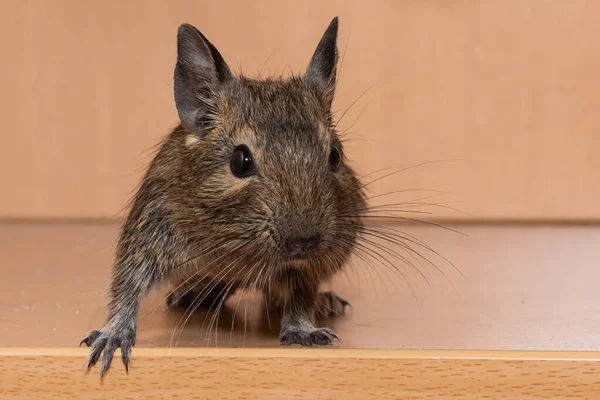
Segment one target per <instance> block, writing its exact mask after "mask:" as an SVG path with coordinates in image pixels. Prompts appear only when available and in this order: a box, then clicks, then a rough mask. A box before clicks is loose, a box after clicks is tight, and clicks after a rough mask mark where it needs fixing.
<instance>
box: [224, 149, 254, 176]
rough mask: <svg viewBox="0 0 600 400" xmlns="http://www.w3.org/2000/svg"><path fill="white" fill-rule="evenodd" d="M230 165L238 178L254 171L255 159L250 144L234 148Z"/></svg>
mask: <svg viewBox="0 0 600 400" xmlns="http://www.w3.org/2000/svg"><path fill="white" fill-rule="evenodd" d="M229 167H230V168H231V172H232V173H233V175H235V176H237V177H238V178H245V177H247V176H250V175H252V174H253V173H254V160H253V159H252V153H250V149H249V148H248V146H246V145H245V144H242V145H239V146H237V147H236V148H235V150H233V154H232V155H231V161H230V162H229Z"/></svg>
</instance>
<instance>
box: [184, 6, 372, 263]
mask: <svg viewBox="0 0 600 400" xmlns="http://www.w3.org/2000/svg"><path fill="white" fill-rule="evenodd" d="M337 33H338V19H337V17H336V18H334V19H333V21H332V22H331V23H330V25H329V27H328V28H327V30H326V31H325V33H324V35H323V37H322V38H321V40H320V42H319V44H318V46H317V48H316V50H315V52H314V54H313V55H312V58H311V59H310V62H309V63H308V67H307V69H306V72H305V73H304V74H303V75H301V76H292V77H289V78H267V79H250V78H247V77H245V76H239V75H234V74H233V73H232V72H231V70H230V68H229V67H228V65H227V63H226V62H225V60H224V58H223V56H222V55H221V54H220V53H219V51H218V50H217V49H216V47H215V46H214V45H213V44H211V43H210V42H209V41H208V39H207V38H206V37H205V36H204V35H203V34H202V33H201V32H200V31H198V30H197V29H196V28H194V27H193V26H191V25H189V24H184V25H181V27H180V28H179V31H178V36H177V64H176V67H175V72H174V95H175V103H176V107H177V111H178V114H179V118H180V120H181V124H182V126H183V128H182V129H180V130H179V131H177V132H176V133H177V137H178V138H179V139H178V141H177V144H176V146H178V147H177V148H178V150H179V152H178V154H179V156H178V161H177V165H178V167H177V168H178V172H177V174H178V176H177V178H176V179H177V185H176V186H177V187H178V188H180V189H181V191H180V193H179V196H178V199H179V200H178V201H179V202H180V203H181V204H180V205H179V207H182V208H183V209H184V210H185V213H186V214H187V217H186V220H188V221H192V222H190V224H194V222H193V221H201V222H199V223H198V224H197V226H198V229H199V230H203V231H204V232H203V234H206V235H210V237H211V238H213V240H214V241H215V242H219V243H223V245H225V244H227V246H230V247H229V248H230V249H231V250H233V248H234V247H233V246H236V245H237V246H240V247H243V246H245V250H247V251H248V252H249V253H250V254H252V253H253V254H255V255H256V257H260V258H263V259H264V258H265V257H266V258H269V259H270V260H273V261H275V262H277V263H280V264H284V265H314V266H317V267H323V268H325V264H327V265H328V266H327V268H339V267H340V266H341V264H342V263H343V262H344V261H345V260H346V258H347V257H348V255H349V253H350V251H351V249H352V247H353V245H354V241H355V240H356V236H357V234H358V233H359V231H360V228H361V222H360V221H361V220H360V214H361V211H363V210H364V208H365V204H364V196H363V193H362V189H361V187H360V184H359V182H358V180H357V179H356V177H355V174H354V172H353V171H352V169H351V168H350V167H349V166H348V165H347V164H346V158H345V155H344V148H343V145H342V141H341V140H340V138H339V136H338V134H337V133H336V130H335V125H334V122H333V118H332V110H331V108H332V102H333V96H334V92H335V85H336V68H337V60H338V50H337ZM258 254H260V255H258Z"/></svg>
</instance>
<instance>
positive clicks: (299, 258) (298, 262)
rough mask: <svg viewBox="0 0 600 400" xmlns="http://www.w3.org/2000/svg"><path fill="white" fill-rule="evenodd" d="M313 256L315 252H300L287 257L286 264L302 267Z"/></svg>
mask: <svg viewBox="0 0 600 400" xmlns="http://www.w3.org/2000/svg"><path fill="white" fill-rule="evenodd" d="M313 258H314V257H313V254H299V255H294V256H287V257H286V258H285V261H284V264H286V265H291V266H298V267H300V266H304V265H307V264H308V263H309V262H310V261H311V260H312V259H313Z"/></svg>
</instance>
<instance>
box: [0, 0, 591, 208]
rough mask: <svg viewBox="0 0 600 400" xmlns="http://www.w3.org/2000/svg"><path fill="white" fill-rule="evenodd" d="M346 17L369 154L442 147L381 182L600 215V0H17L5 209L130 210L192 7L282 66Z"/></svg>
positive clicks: (351, 74) (364, 154) (260, 60)
mask: <svg viewBox="0 0 600 400" xmlns="http://www.w3.org/2000/svg"><path fill="white" fill-rule="evenodd" d="M334 15H339V16H340V21H341V34H340V35H341V36H340V47H341V50H342V52H344V54H345V55H344V60H343V64H342V66H341V81H340V87H339V92H338V94H339V96H338V98H337V100H336V109H337V110H338V111H339V113H338V114H340V115H341V114H342V113H343V112H344V110H346V109H347V108H348V107H349V106H350V105H351V104H353V102H354V101H355V100H356V99H358V98H359V97H360V96H361V94H362V93H363V92H365V91H366V90H367V89H369V88H370V87H372V88H371V90H370V91H368V92H367V93H366V94H364V95H363V96H362V97H360V99H359V100H358V101H357V103H356V104H355V105H354V106H353V108H352V109H351V110H350V111H349V112H348V113H347V114H346V115H345V116H344V118H343V120H342V123H341V124H340V127H341V129H342V130H343V131H346V130H347V138H348V140H349V142H348V146H349V147H350V155H351V157H352V158H353V160H354V165H355V166H356V167H357V168H358V170H359V171H360V172H361V173H368V172H372V171H376V170H379V169H382V168H386V167H387V168H389V167H395V166H401V165H415V164H420V163H423V162H430V161H438V162H437V163H431V164H427V165H423V166H420V167H416V168H413V169H410V170H407V171H404V172H402V173H399V174H396V175H393V176H391V177H388V178H386V179H383V180H381V181H380V182H378V184H377V185H373V186H372V189H373V194H381V193H386V192H390V191H394V190H404V189H415V188H426V189H436V190H441V191H448V192H452V195H444V196H439V197H436V198H434V199H432V200H430V201H433V202H436V203H446V202H452V204H451V205H452V206H456V207H458V208H460V209H461V210H464V211H466V212H468V213H469V215H466V214H462V213H457V212H456V211H453V210H450V209H444V208H439V207H433V208H429V209H428V210H429V211H431V212H433V213H434V215H433V216H432V217H438V218H458V219H477V220H487V219H546V220H547V219H554V220H559V219H562V220H589V219H600V208H599V207H598V206H597V200H596V199H597V198H598V197H599V196H600V185H598V184H597V182H598V180H599V178H600V161H599V160H600V158H599V157H597V154H598V151H599V150H600V142H599V141H600V135H599V134H598V133H599V132H600V118H598V116H597V110H598V109H600V96H598V93H599V92H600V80H599V79H597V74H598V71H599V70H600V51H599V47H598V43H600V30H598V29H597V27H598V26H600V3H598V2H595V1H585V0H575V1H570V2H564V1H563V2H561V1H555V2H552V1H536V0H525V1H520V2H506V1H502V0H491V1H477V2H468V1H434V0H427V1H394V0H377V1H370V0H362V1H358V0H352V1H342V0H328V1H320V0H318V1H317V0H310V1H304V2H298V3H291V2H285V3H281V2H279V1H276V0H261V1H254V2H246V1H233V0H224V1H219V2H215V1H208V0H206V1H197V0H178V1H172V2H166V1H160V0H149V1H142V0H126V1H101V0H90V1H78V0H55V1H45V0H31V1H21V0H5V1H2V2H1V4H0V46H1V48H2V51H3V55H4V58H3V60H4V62H3V63H1V65H0V77H1V78H0V79H1V86H2V91H1V92H0V109H1V110H2V116H3V118H2V123H3V131H4V133H3V134H2V135H0V149H1V150H0V151H1V153H0V184H1V185H2V188H3V190H2V192H3V194H2V196H1V197H0V217H11V218H20V217H23V218H27V217H50V218H59V217H69V218H76V217H80V218H81V217H83V218H95V217H100V218H106V217H109V218H110V217H113V216H115V215H121V211H122V208H123V206H124V205H125V202H126V200H127V198H128V197H129V196H130V194H131V191H132V189H133V188H134V186H135V184H136V182H137V181H138V179H139V177H140V175H141V173H142V171H143V168H144V167H145V165H146V163H147V162H148V161H149V159H150V156H151V154H152V153H151V148H152V146H153V145H154V144H155V143H156V142H157V141H158V140H159V138H160V137H161V136H162V135H164V134H165V133H166V132H167V131H168V130H169V129H170V128H171V127H172V126H173V125H174V124H175V123H176V122H177V115H176V112H175V108H174V105H173V99H172V83H171V81H172V70H173V65H174V60H175V59H174V57H175V34H176V29H177V26H178V25H179V24H180V23H182V22H184V21H187V22H191V23H193V24H195V25H197V26H198V27H199V28H200V29H201V30H202V31H203V32H204V33H205V34H206V35H207V36H208V37H209V39H210V40H211V41H213V42H214V43H215V44H216V45H217V46H218V47H219V49H220V50H221V51H222V53H223V54H224V56H225V57H226V59H227V60H228V62H229V63H230V64H231V65H232V66H233V67H234V68H236V69H239V67H243V70H244V71H245V72H247V73H249V74H251V75H253V74H254V75H255V74H256V73H257V72H258V71H259V70H260V71H261V73H262V75H269V74H276V73H277V74H278V73H282V74H287V73H288V72H289V70H293V71H300V70H302V69H303V68H304V66H305V65H306V64H307V62H308V59H309V57H310V55H311V53H312V51H313V49H314V47H315V46H316V43H317V41H318V39H319V37H320V35H321V34H322V32H323V30H324V29H325V27H326V26H327V24H328V22H329V21H330V19H331V18H332V17H333V16H334ZM453 159H456V160H458V161H442V160H453ZM370 178H373V176H369V178H367V179H370ZM414 198H415V194H414V193H412V194H410V195H408V194H404V195H400V194H398V195H396V196H386V197H382V198H378V200H379V201H380V202H398V201H408V200H410V199H414ZM424 217H425V218H428V217H429V216H424Z"/></svg>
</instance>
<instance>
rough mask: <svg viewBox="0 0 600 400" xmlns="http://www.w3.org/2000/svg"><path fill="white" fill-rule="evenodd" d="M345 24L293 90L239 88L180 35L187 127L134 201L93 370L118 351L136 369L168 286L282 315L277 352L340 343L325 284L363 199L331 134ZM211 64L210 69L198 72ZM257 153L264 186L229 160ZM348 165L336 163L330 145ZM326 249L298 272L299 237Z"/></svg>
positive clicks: (199, 46)
mask: <svg viewBox="0 0 600 400" xmlns="http://www.w3.org/2000/svg"><path fill="white" fill-rule="evenodd" d="M336 37H337V19H335V20H334V21H333V22H332V24H331V25H330V27H329V28H328V30H327V32H326V33H325V35H324V37H323V39H322V40H321V43H320V44H319V47H318V48H317V51H316V52H315V55H314V56H313V59H312V61H311V64H310V65H309V68H308V70H307V73H306V74H305V75H304V76H302V77H292V78H287V79H266V80H254V79H249V78H246V77H243V76H241V77H234V76H233V74H231V73H230V71H229V69H228V67H227V66H226V64H225V63H224V61H223V60H222V57H221V55H220V54H219V53H218V51H217V50H216V49H215V48H214V47H213V46H212V44H210V42H208V40H206V38H205V37H204V36H202V34H201V33H200V32H198V31H197V30H195V28H193V27H191V26H189V25H183V26H182V27H181V28H180V32H179V36H178V39H179V40H178V51H179V53H178V64H177V67H176V70H175V99H176V104H177V106H178V111H179V114H180V117H181V120H182V125H180V126H178V127H177V128H175V129H174V130H173V131H172V132H171V133H170V135H169V136H168V137H167V138H166V139H165V141H164V142H163V144H162V146H161V148H160V150H159V152H158V153H157V155H156V157H155V158H154V160H153V161H152V163H151V165H150V167H149V169H148V171H147V173H146V174H145V176H144V178H143V181H142V183H141V185H140V187H139V189H138V192H137V194H136V196H135V198H134V200H133V203H132V207H131V211H130V214H129V216H128V218H127V220H126V222H125V224H124V226H123V228H122V232H121V235H120V239H119V242H118V246H117V254H116V262H115V267H114V275H113V280H112V284H111V290H110V294H111V301H110V304H109V317H108V321H107V324H106V326H105V327H104V328H103V329H102V330H101V331H93V332H92V333H90V335H89V336H88V337H86V338H85V339H84V340H83V342H84V343H86V344H87V345H88V346H91V348H92V349H91V353H90V357H89V359H88V366H89V367H91V366H92V365H94V364H95V363H96V361H97V360H98V358H99V356H100V354H101V353H104V358H103V365H102V373H103V374H104V372H105V371H106V370H107V369H108V368H109V366H110V363H111V360H112V355H113V353H114V351H115V349H116V348H118V347H121V348H122V354H123V362H124V363H125V366H126V368H127V366H128V362H129V355H130V351H131V347H132V346H133V345H134V342H135V330H136V320H137V313H138V307H139V303H140V301H141V299H142V298H143V297H144V296H145V294H146V293H147V292H148V290H150V289H151V288H152V287H154V286H156V285H157V284H159V283H161V282H163V281H165V280H171V281H173V282H175V283H176V284H177V285H179V287H178V288H177V290H176V291H175V292H174V294H173V296H172V298H171V301H172V302H173V303H175V304H180V305H182V306H187V307H195V306H197V305H198V304H199V303H207V304H215V302H219V301H221V300H223V299H224V298H226V297H227V296H228V295H229V294H231V293H233V291H234V290H235V289H236V288H238V287H240V286H243V287H252V288H256V289H258V290H261V291H263V292H264V293H265V297H266V299H267V301H268V303H269V305H270V306H271V307H272V308H277V309H280V310H281V311H282V312H283V320H282V331H281V343H282V344H285V345H289V344H293V343H298V344H302V345H313V344H328V343H330V342H331V341H332V340H334V339H336V338H337V337H336V335H335V334H334V333H333V332H332V331H331V330H329V329H327V328H318V327H316V326H315V325H316V318H317V317H322V316H326V315H327V314H328V313H329V311H328V310H332V311H333V312H335V313H341V312H343V309H344V306H345V305H346V304H347V303H346V302H345V301H344V300H342V299H340V298H339V297H337V296H335V294H333V293H331V292H327V293H321V294H320V293H319V292H318V288H319V285H320V284H321V283H322V282H324V281H327V280H328V279H330V278H331V276H332V275H333V274H334V273H336V272H337V271H339V270H340V269H341V268H342V267H343V265H344V263H345V262H346V261H347V259H348V257H349V255H350V253H351V252H352V250H353V247H354V245H355V242H356V239H357V236H358V235H359V233H360V231H361V228H362V222H361V218H360V212H361V210H364V209H365V200H364V196H363V193H362V189H361V186H360V184H359V182H358V180H357V178H356V177H355V174H354V172H353V171H352V169H351V168H350V167H348V166H347V165H346V163H345V160H344V157H343V145H342V143H341V141H340V139H339V137H338V135H337V133H336V132H335V130H334V129H333V124H332V117H331V101H332V98H333V91H334V86H335V77H336V75H335V64H336V62H337V46H336V44H335V40H336ZM199 61H202V62H199ZM240 144H245V145H247V146H248V148H249V149H250V151H251V152H252V155H253V157H254V162H255V166H256V173H255V174H254V175H252V176H249V177H246V178H239V177H236V176H234V175H233V174H232V172H231V170H230V158H231V155H232V152H233V149H234V148H235V147H236V146H237V145H240ZM332 145H333V146H335V147H336V148H337V149H338V150H339V151H340V153H341V155H342V157H341V158H342V161H341V163H340V165H339V166H338V167H337V168H333V167H332V166H331V165H330V164H329V153H330V151H331V146H332ZM315 234H318V235H320V237H321V240H320V244H319V248H318V250H317V251H316V252H315V253H314V254H313V255H311V256H310V257H307V258H305V259H301V260H296V259H291V258H290V257H289V256H288V254H287V252H286V247H285V240H286V238H287V237H289V236H291V235H300V236H306V235H315Z"/></svg>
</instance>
